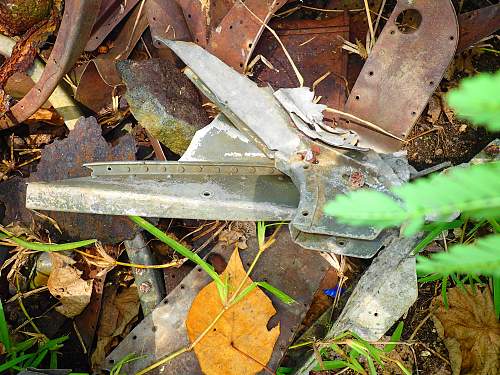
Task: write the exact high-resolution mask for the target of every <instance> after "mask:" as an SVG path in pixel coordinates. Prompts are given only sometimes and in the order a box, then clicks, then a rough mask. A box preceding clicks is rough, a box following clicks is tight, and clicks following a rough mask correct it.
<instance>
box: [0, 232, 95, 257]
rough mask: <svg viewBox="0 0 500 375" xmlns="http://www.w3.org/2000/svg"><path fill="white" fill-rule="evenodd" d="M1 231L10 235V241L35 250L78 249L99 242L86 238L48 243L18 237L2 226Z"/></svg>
mask: <svg viewBox="0 0 500 375" xmlns="http://www.w3.org/2000/svg"><path fill="white" fill-rule="evenodd" d="M0 231H2V232H4V233H5V234H6V235H7V236H8V237H7V238H8V239H9V240H10V241H12V242H14V243H15V244H17V245H19V246H21V247H24V248H25V249H28V250H34V251H45V252H51V251H67V250H73V249H77V248H80V247H85V246H89V245H92V244H94V243H96V242H97V240H84V241H77V242H69V243H63V244H46V243H41V242H29V241H25V240H23V239H21V238H17V237H15V236H14V235H13V234H12V233H10V232H8V231H7V230H5V229H4V228H1V227H0Z"/></svg>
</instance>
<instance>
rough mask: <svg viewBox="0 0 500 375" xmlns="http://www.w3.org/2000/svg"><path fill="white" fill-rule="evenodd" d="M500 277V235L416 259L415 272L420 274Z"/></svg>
mask: <svg viewBox="0 0 500 375" xmlns="http://www.w3.org/2000/svg"><path fill="white" fill-rule="evenodd" d="M471 270H473V271H474V273H476V274H480V275H486V276H495V277H500V234H493V235H490V236H487V237H483V238H481V239H478V240H477V241H476V242H475V243H474V244H472V245H462V244H460V245H455V246H452V247H450V249H449V251H448V252H441V253H437V254H433V255H432V256H431V257H430V258H426V257H422V256H419V257H417V271H418V272H421V273H438V274H441V275H449V274H451V273H468V272H470V271H471Z"/></svg>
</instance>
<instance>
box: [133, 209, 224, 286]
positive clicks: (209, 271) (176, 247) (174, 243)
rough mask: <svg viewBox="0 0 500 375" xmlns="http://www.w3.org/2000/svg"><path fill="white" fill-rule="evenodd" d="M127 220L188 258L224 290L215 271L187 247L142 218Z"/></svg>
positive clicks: (134, 217)
mask: <svg viewBox="0 0 500 375" xmlns="http://www.w3.org/2000/svg"><path fill="white" fill-rule="evenodd" d="M129 218H130V220H132V221H133V222H134V223H136V224H137V225H139V226H140V227H141V228H143V229H145V230H147V231H148V232H149V233H151V234H152V235H153V236H155V237H156V238H158V239H159V240H160V241H162V242H164V243H166V244H167V245H168V246H170V247H171V248H172V249H174V250H175V251H177V252H178V253H179V254H181V255H182V256H184V257H186V258H188V259H189V260H191V261H192V262H194V263H196V264H197V265H199V266H200V267H201V268H202V269H203V270H204V271H205V272H206V273H207V274H208V275H209V276H210V277H211V278H212V279H213V280H214V281H215V282H216V283H217V284H218V286H219V287H220V288H224V283H223V282H222V280H221V279H220V277H219V275H218V274H217V272H215V270H214V269H213V268H212V267H211V266H210V265H209V264H208V263H207V262H205V261H204V260H203V259H201V258H200V256H199V255H197V254H195V253H193V252H192V251H191V250H189V249H188V248H187V247H185V246H183V245H182V244H180V243H179V242H177V241H175V240H174V239H172V238H170V237H169V236H167V235H166V234H165V233H163V232H162V231H161V230H160V229H158V228H156V227H155V226H154V225H153V224H151V223H150V222H149V221H147V220H144V219H143V218H142V217H139V216H129Z"/></svg>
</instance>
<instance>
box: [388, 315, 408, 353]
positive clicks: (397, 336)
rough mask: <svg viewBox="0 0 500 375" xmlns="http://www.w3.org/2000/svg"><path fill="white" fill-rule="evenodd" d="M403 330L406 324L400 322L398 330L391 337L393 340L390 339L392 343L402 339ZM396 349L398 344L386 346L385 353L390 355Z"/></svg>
mask: <svg viewBox="0 0 500 375" xmlns="http://www.w3.org/2000/svg"><path fill="white" fill-rule="evenodd" d="M403 328H404V323H403V322H399V324H398V326H397V327H396V329H395V330H394V333H393V334H392V336H391V339H390V341H391V342H396V341H399V340H400V339H401V335H402V333H403ZM395 347H396V344H387V345H386V346H384V352H385V353H390V352H392V351H393V349H394V348H395Z"/></svg>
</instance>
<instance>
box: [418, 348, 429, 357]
mask: <svg viewBox="0 0 500 375" xmlns="http://www.w3.org/2000/svg"><path fill="white" fill-rule="evenodd" d="M420 356H421V357H430V356H431V352H430V351H428V350H424V351H422V352H420Z"/></svg>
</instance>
